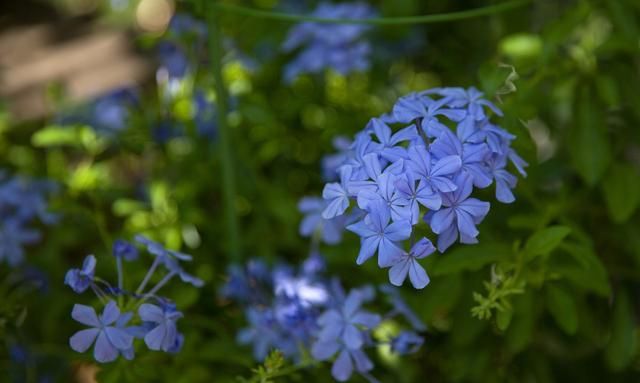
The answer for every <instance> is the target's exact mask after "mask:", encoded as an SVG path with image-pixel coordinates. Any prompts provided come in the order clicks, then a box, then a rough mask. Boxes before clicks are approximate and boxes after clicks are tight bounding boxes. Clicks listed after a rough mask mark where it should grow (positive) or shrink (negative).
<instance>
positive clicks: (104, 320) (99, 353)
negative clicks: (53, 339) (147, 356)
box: [69, 301, 133, 363]
mask: <svg viewBox="0 0 640 383" xmlns="http://www.w3.org/2000/svg"><path fill="white" fill-rule="evenodd" d="M71 317H72V318H73V319H75V320H76V321H78V322H80V323H82V324H84V325H87V326H91V328H89V329H86V330H81V331H78V332H77V333H75V334H74V335H73V336H72V337H71V338H70V339H69V344H70V346H71V348H72V349H73V350H74V351H76V352H85V351H87V350H88V349H89V347H91V345H92V344H93V343H94V341H95V347H94V349H93V356H94V358H95V360H96V361H98V362H100V363H106V362H112V361H114V360H115V359H116V358H117V357H118V355H119V351H122V350H127V349H129V348H130V347H131V345H132V342H133V337H132V336H131V335H130V334H128V333H127V332H126V331H124V330H123V329H121V328H118V327H116V326H113V324H114V323H115V322H116V321H117V320H118V319H119V318H120V309H118V306H117V305H116V303H115V302H114V301H110V302H109V303H108V304H107V305H106V306H105V308H104V310H103V311H102V315H100V317H98V316H97V315H96V311H95V310H94V309H93V308H92V307H89V306H84V305H78V304H76V305H74V306H73V311H72V312H71Z"/></svg>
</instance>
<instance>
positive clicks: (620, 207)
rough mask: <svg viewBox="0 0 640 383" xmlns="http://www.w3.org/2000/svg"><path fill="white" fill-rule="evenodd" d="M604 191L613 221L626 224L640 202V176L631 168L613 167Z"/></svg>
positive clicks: (623, 166) (624, 166)
mask: <svg viewBox="0 0 640 383" xmlns="http://www.w3.org/2000/svg"><path fill="white" fill-rule="evenodd" d="M602 189H603V191H604V199H605V202H606V203H607V209H608V211H609V216H610V217H611V219H612V220H613V221H614V222H617V223H622V222H625V221H627V220H628V219H629V218H630V217H631V215H632V214H633V212H634V211H635V210H636V208H637V207H638V203H639V202H640V174H638V173H637V172H636V171H635V169H633V168H632V167H630V166H626V165H616V166H613V167H612V169H611V171H610V172H609V174H608V176H607V178H606V180H605V182H604V185H603V187H602Z"/></svg>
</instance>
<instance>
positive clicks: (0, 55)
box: [0, 1, 151, 121]
mask: <svg viewBox="0 0 640 383" xmlns="http://www.w3.org/2000/svg"><path fill="white" fill-rule="evenodd" d="M3 3H4V2H3ZM7 3H9V2H7ZM12 3H13V2H12ZM15 3H22V4H15ZM15 3H14V4H11V5H10V4H3V5H1V6H0V15H1V16H0V99H2V100H4V102H5V103H6V105H7V107H8V109H9V112H10V113H11V116H12V118H13V119H14V120H18V121H21V120H31V119H37V118H42V117H44V116H46V115H48V114H49V113H51V112H52V110H53V105H51V101H50V100H49V98H48V96H47V88H48V87H49V86H50V85H52V84H56V85H58V86H61V88H62V90H63V92H64V94H65V96H66V97H67V98H68V99H69V101H72V102H76V101H82V100H86V99H90V98H92V97H95V96H98V95H100V94H103V93H106V92H108V91H109V90H112V89H115V88H119V87H122V86H127V85H134V84H139V83H141V82H143V80H144V79H145V78H148V76H150V75H151V65H150V63H149V62H148V60H147V59H145V58H144V57H143V56H142V55H140V54H139V53H138V52H136V51H135V49H134V48H135V47H134V46H133V40H134V36H133V34H132V33H130V32H128V31H123V30H118V29H114V28H110V27H108V26H104V25H100V24H99V23H98V22H96V20H95V19H94V18H93V17H92V16H91V15H90V14H89V15H81V16H74V17H70V18H68V17H64V16H61V15H60V14H57V13H56V12H55V10H54V9H50V8H47V7H46V6H45V5H43V4H42V3H39V2H32V1H26V2H24V3H23V2H22V1H20V2H15ZM30 3H31V5H33V7H29V4H30ZM36 3H37V4H36Z"/></svg>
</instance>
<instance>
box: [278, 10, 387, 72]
mask: <svg viewBox="0 0 640 383" xmlns="http://www.w3.org/2000/svg"><path fill="white" fill-rule="evenodd" d="M374 14H375V13H374V12H373V10H372V9H371V8H370V7H369V6H368V5H367V4H365V3H342V4H331V3H328V2H323V3H320V4H319V5H318V7H317V8H316V10H315V11H313V12H312V13H311V15H312V16H316V17H325V18H351V19H362V18H369V17H372V16H373V15H374ZM369 29H370V27H369V26H366V25H355V24H339V25H336V24H320V23H313V22H304V23H300V24H298V25H296V26H294V27H293V28H292V29H291V30H290V31H289V34H288V35H287V38H286V40H285V42H284V43H283V44H282V50H283V51H285V52H292V51H294V50H296V49H298V48H301V51H300V52H299V53H298V55H297V56H296V58H295V59H294V60H293V61H292V62H291V63H289V64H288V65H287V66H286V67H285V70H284V77H285V80H286V81H287V82H291V81H292V80H294V79H295V78H296V77H297V76H298V75H300V74H302V73H318V72H320V71H322V70H324V69H327V68H331V69H333V70H335V71H337V72H338V73H341V74H347V73H350V72H352V71H358V70H365V69H367V68H368V67H369V55H370V53H371V46H370V44H369V43H368V42H366V41H361V40H360V39H361V37H362V36H363V35H364V33H365V32H367V31H368V30H369Z"/></svg>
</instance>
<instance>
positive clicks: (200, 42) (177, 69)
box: [157, 14, 208, 78]
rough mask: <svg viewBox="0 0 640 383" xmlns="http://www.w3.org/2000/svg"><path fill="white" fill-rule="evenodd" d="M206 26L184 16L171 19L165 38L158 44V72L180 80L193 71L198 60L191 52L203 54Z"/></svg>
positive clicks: (177, 15) (175, 16)
mask: <svg viewBox="0 0 640 383" xmlns="http://www.w3.org/2000/svg"><path fill="white" fill-rule="evenodd" d="M207 33H208V32H207V26H206V25H205V23H203V22H202V21H199V20H197V19H194V18H193V17H191V16H189V15H186V14H176V15H174V16H173V17H172V18H171V21H170V22H169V27H168V28H167V33H166V35H165V38H164V39H163V40H162V41H161V42H160V43H159V44H158V46H157V51H158V59H159V61H160V69H159V70H160V71H165V72H166V74H167V75H168V76H169V78H182V77H184V76H186V75H187V73H189V72H193V71H194V70H195V65H196V63H197V62H198V60H194V58H193V57H191V58H190V57H189V55H193V52H203V48H204V46H205V44H206V41H207Z"/></svg>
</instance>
